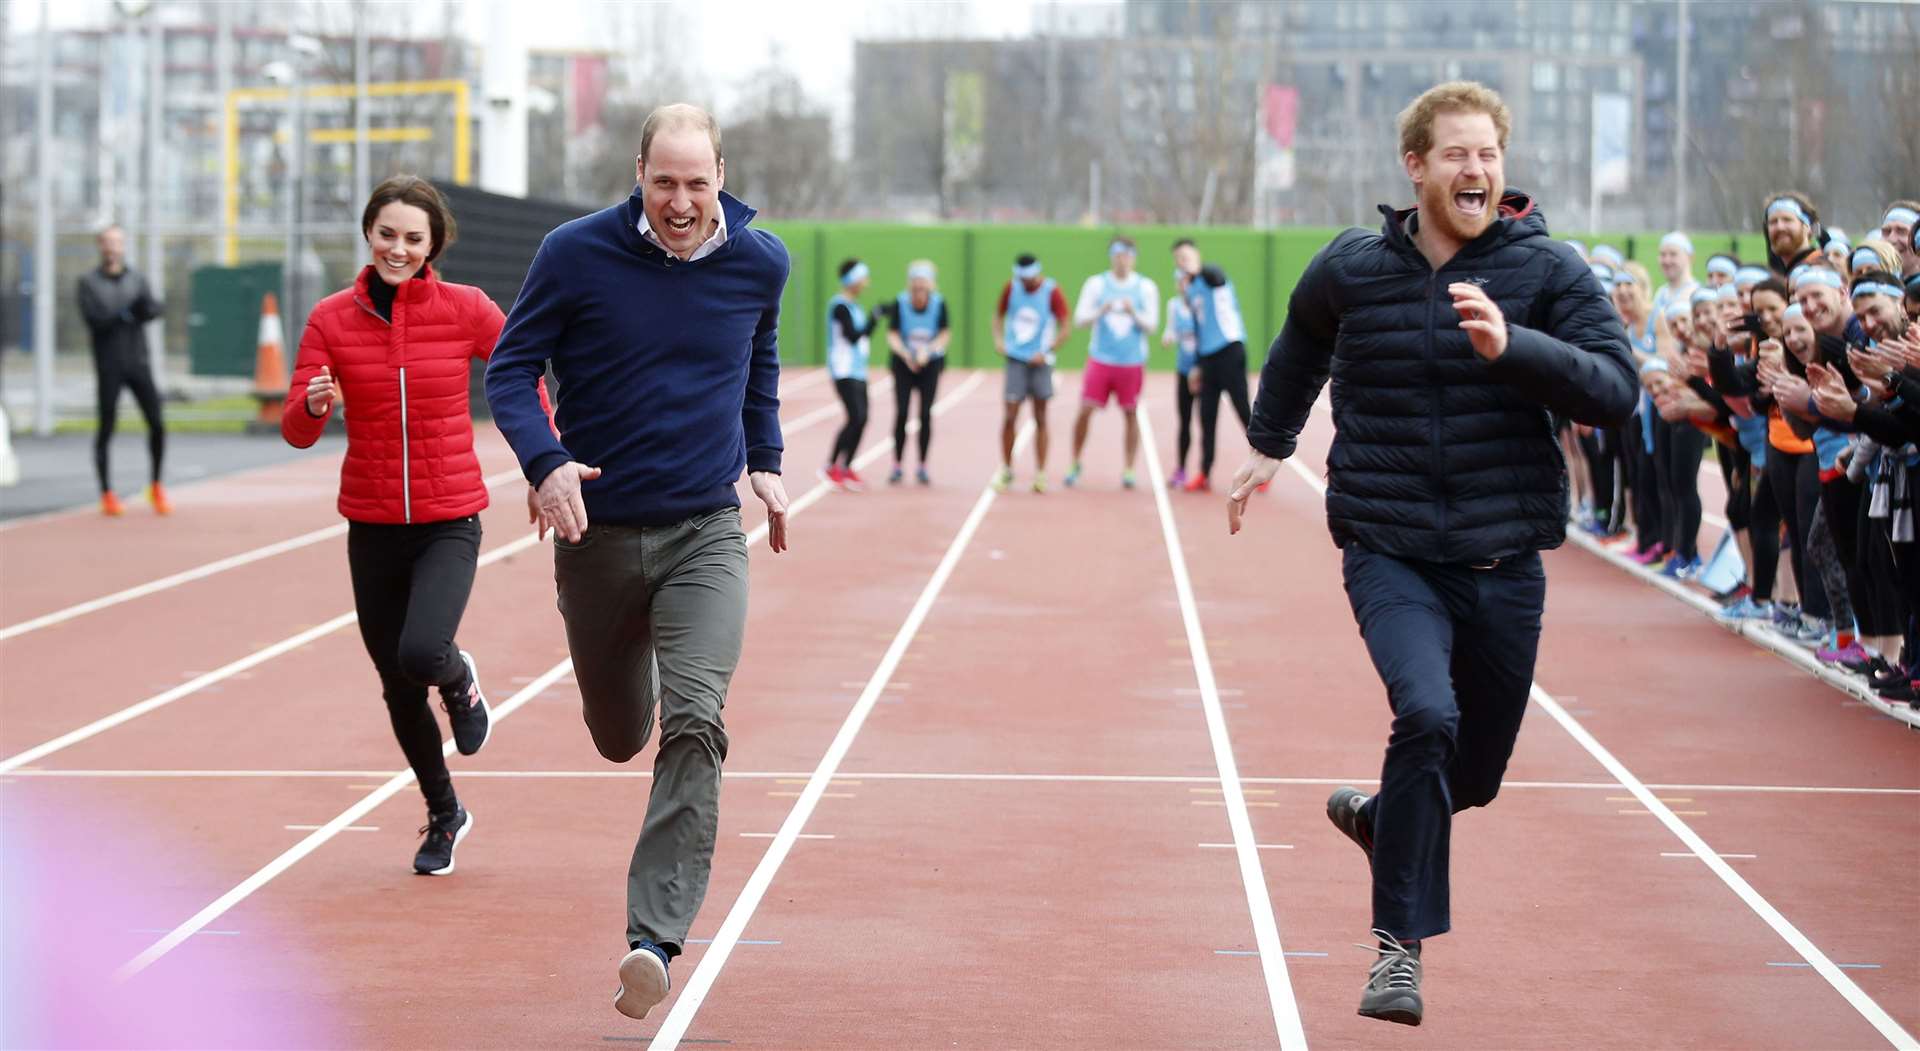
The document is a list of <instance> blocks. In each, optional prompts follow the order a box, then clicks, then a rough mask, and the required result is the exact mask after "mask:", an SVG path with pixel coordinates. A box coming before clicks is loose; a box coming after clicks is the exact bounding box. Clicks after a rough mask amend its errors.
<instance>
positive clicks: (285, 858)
mask: <svg viewBox="0 0 1920 1051" xmlns="http://www.w3.org/2000/svg"><path fill="white" fill-rule="evenodd" d="M572 669H573V661H572V660H571V659H569V660H564V661H561V662H560V663H559V664H556V665H554V666H553V667H551V668H549V669H547V672H546V674H544V675H542V676H540V677H539V678H537V679H535V680H533V681H532V682H531V683H528V684H527V685H526V686H524V687H522V688H521V690H520V692H519V693H516V694H514V695H513V696H512V697H509V698H507V699H506V701H505V702H504V703H502V704H501V705H499V706H498V707H496V708H494V709H493V719H494V721H496V722H498V721H499V720H502V719H505V718H506V717H507V716H509V715H512V714H513V713H514V711H515V710H516V709H518V708H519V707H520V706H521V705H523V704H525V703H527V701H529V700H531V699H532V698H533V697H534V695H536V694H538V693H539V692H540V691H542V690H544V689H546V688H547V687H548V686H550V685H552V683H553V681H554V680H556V679H558V678H560V676H562V675H564V674H566V673H567V672H568V671H571V670H572ZM440 753H441V754H442V755H452V754H453V741H452V740H451V739H449V740H448V741H446V742H445V743H444V744H442V745H441V746H440ZM413 780H414V778H413V771H412V770H410V769H409V770H402V771H400V772H399V773H397V774H394V775H393V776H392V777H390V778H388V779H387V782H386V784H383V785H381V786H380V787H378V788H376V789H374V790H373V791H371V792H369V793H367V794H366V796H364V797H363V798H361V800H360V801H359V802H358V803H355V804H354V805H352V806H350V807H348V808H347V809H345V810H342V811H341V812H340V814H339V816H337V817H335V818H334V819H333V820H332V821H329V822H327V823H326V824H325V825H322V826H320V827H319V828H318V829H316V830H315V831H313V832H311V833H308V835H307V837H306V838H305V839H302V840H301V841H300V842H298V843H296V844H294V845H293V846H291V847H289V848H287V850H286V851H285V852H283V853H282V854H281V855H280V856H279V857H277V858H274V859H273V860H272V861H270V862H268V863H267V864H266V866H265V867H263V868H261V869H260V870H259V871H258V872H255V873H254V874H253V875H251V876H248V877H247V878H246V879H244V880H242V881H241V882H240V884H239V885H238V886H236V887H234V888H233V889H232V890H230V891H228V892H226V893H225V894H222V895H221V896H220V897H219V898H217V899H215V900H214V902H213V903H212V904H211V905H208V906H207V907H206V908H204V909H201V910H200V911H199V912H196V913H194V914H193V916H192V917H190V918H189V919H188V920H187V921H186V922H185V923H182V924H181V925H180V926H178V927H175V928H174V929H172V930H171V931H168V932H167V933H166V935H165V936H164V937H162V938H161V939H160V940H159V941H157V942H154V943H153V944H152V945H149V946H147V947H146V949H144V950H142V951H141V953H140V955H138V956H135V957H134V958H133V959H131V960H128V961H127V962H126V963H124V964H122V965H121V967H120V969H119V970H118V971H115V972H114V977H115V978H117V979H119V980H121V981H125V980H127V979H129V978H132V977H133V976H134V975H136V974H139V973H140V972H141V971H144V970H146V969H147V968H148V967H149V966H151V965H152V964H153V962H154V961H155V960H158V959H160V958H161V957H162V956H165V955H166V954H168V953H170V952H172V951H173V950H174V947H175V946H178V945H179V944H180V943H181V942H183V941H186V940H187V939H188V938H191V937H193V935H194V934H195V933H196V932H198V931H199V930H201V929H202V928H204V927H205V926H206V925H207V924H209V923H212V922H213V921H214V920H217V919H219V918H220V917H222V916H224V915H226V914H227V910H229V909H231V908H233V907H234V906H235V905H238V904H240V903H241V902H243V901H245V900H246V899H247V898H248V897H249V896H251V895H252V894H253V892H254V891H256V890H259V889H260V888H261V887H264V886H266V885H267V884H268V883H269V882H271V881H272V880H273V878H274V877H275V876H278V875H280V874H281V873H282V872H285V871H286V870H288V869H290V868H292V867H293V866H294V865H295V864H296V863H297V862H299V860H300V859H301V858H304V857H306V856H307V855H308V854H311V853H313V852H314V851H316V850H318V849H320V847H321V845H322V844H324V843H326V842H327V841H328V840H330V839H332V838H333V837H334V836H335V835H337V834H339V833H340V832H342V831H344V830H345V829H346V828H347V827H348V826H350V825H352V824H353V823H354V822H356V821H358V820H359V819H361V818H363V817H365V816H367V815H368V814H370V813H372V812H373V809H374V808H375V807H377V806H379V805H380V804H382V803H384V802H386V801H387V800H389V799H391V798H393V796H394V795H395V793H397V792H399V791H400V790H401V789H403V788H405V787H407V786H408V785H410V784H412V783H413Z"/></svg>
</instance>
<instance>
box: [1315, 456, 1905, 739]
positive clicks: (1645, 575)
mask: <svg viewBox="0 0 1920 1051" xmlns="http://www.w3.org/2000/svg"><path fill="white" fill-rule="evenodd" d="M1288 462H1292V461H1288ZM1567 539H1568V540H1569V541H1571V542H1572V543H1573V544H1574V545H1575V546H1577V547H1583V548H1585V549H1587V550H1588V551H1589V552H1592V553H1593V554H1595V555H1598V556H1599V557H1600V558H1602V559H1604V560H1605V561H1607V562H1610V563H1612V564H1613V565H1615V566H1617V567H1619V568H1621V569H1624V570H1626V571H1627V572H1628V573H1631V574H1633V575H1634V576H1636V577H1638V578H1640V579H1641V580H1642V581H1644V582H1646V583H1648V584H1652V585H1653V586H1654V587H1657V588H1659V589H1660V590H1662V591H1664V592H1666V593H1667V594H1669V595H1672V596H1673V597H1675V598H1677V599H1679V600H1680V601H1682V602H1685V603H1686V604H1687V605H1689V606H1692V607H1693V608H1694V609H1697V610H1699V611H1700V612H1702V613H1705V614H1707V615H1708V616H1709V617H1712V615H1713V614H1714V613H1716V612H1718V611H1719V609H1720V604H1719V603H1717V602H1715V601H1713V600H1712V599H1710V598H1708V597H1706V596H1705V595H1702V594H1700V593H1699V592H1697V591H1695V590H1693V589H1692V588H1690V587H1688V586H1687V585H1685V584H1682V583H1680V582H1679V581H1677V580H1672V579H1669V578H1667V577H1663V576H1661V575H1660V574H1659V573H1657V572H1654V571H1653V570H1651V569H1648V568H1647V567H1646V566H1642V565H1638V564H1636V563H1634V562H1631V561H1628V560H1627V558H1626V557H1625V556H1624V555H1622V554H1620V553H1619V552H1617V551H1613V550H1611V549H1609V548H1608V547H1607V546H1606V545H1604V544H1602V543H1600V542H1599V541H1598V540H1595V539H1594V538H1593V537H1591V536H1588V535H1587V534H1586V532H1585V531H1584V530H1580V529H1570V530H1568V532H1567ZM1713 622H1714V623H1716V624H1719V625H1720V626H1721V627H1723V628H1725V629H1726V630H1728V631H1731V632H1733V633H1734V634H1735V635H1744V636H1746V638H1747V639H1749V640H1750V641H1752V642H1753V643H1754V644H1755V645H1758V646H1759V647H1760V648H1762V649H1766V650H1771V651H1773V653H1774V655H1776V656H1778V657H1781V658H1784V659H1785V660H1786V662H1787V663H1789V664H1792V665H1794V666H1795V667H1798V668H1799V669H1800V670H1802V671H1804V672H1807V673H1809V674H1811V675H1812V676H1813V677H1814V678H1816V679H1819V680H1820V681H1821V682H1824V683H1826V684H1827V685H1828V686H1831V687H1833V688H1834V689H1836V690H1839V691H1840V692H1841V693H1844V694H1846V695H1848V696H1849V697H1852V698H1854V699H1855V700H1859V701H1862V702H1864V703H1866V704H1867V705H1870V706H1871V707H1872V708H1873V709H1874V710H1875V711H1878V712H1879V713H1880V714H1882V715H1887V716H1891V717H1893V718H1895V719H1898V720H1900V721H1901V722H1903V723H1907V724H1908V725H1911V726H1920V708H1914V707H1911V706H1908V705H1898V704H1894V703H1892V702H1890V701H1888V700H1886V699H1885V698H1883V697H1881V696H1880V695H1879V694H1877V693H1875V692H1873V689H1872V687H1870V686H1868V685H1867V683H1866V682H1865V680H1862V679H1861V678H1859V677H1858V676H1855V675H1850V674H1848V673H1847V672H1845V671H1844V670H1842V669H1839V668H1830V667H1828V666H1826V665H1824V664H1821V663H1820V661H1819V660H1818V659H1817V658H1816V657H1814V655H1813V651H1812V650H1809V649H1807V648H1806V647H1804V646H1801V645H1799V644H1798V643H1795V642H1793V641H1791V640H1789V639H1786V638H1784V637H1782V636H1781V635H1780V634H1779V633H1778V632H1775V631H1774V630H1773V629H1772V628H1771V626H1768V625H1763V624H1760V623H1758V622H1756V621H1751V620H1742V621H1736V622H1733V623H1727V622H1724V621H1721V620H1720V619H1719V618H1717V617H1714V618H1713Z"/></svg>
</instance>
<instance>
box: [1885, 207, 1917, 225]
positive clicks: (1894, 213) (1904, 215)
mask: <svg viewBox="0 0 1920 1051" xmlns="http://www.w3.org/2000/svg"><path fill="white" fill-rule="evenodd" d="M1916 221H1920V212H1916V211H1914V210H1913V209H1911V208H1900V207H1894V208H1889V209H1887V217H1886V218H1884V219H1882V220H1880V225H1881V226H1891V225H1893V224H1894V223H1900V224H1902V225H1904V226H1912V225H1914V223H1915V222H1916Z"/></svg>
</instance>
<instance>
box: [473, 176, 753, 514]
mask: <svg viewBox="0 0 1920 1051" xmlns="http://www.w3.org/2000/svg"><path fill="white" fill-rule="evenodd" d="M720 207H721V210H722V212H723V213H724V214H725V216H726V220H727V240H726V242H725V243H724V244H722V245H721V246H720V248H719V250H718V251H716V252H714V253H713V254H712V255H710V256H707V257H706V258H704V259H700V260H697V261H694V262H685V261H682V260H679V259H675V258H673V257H672V256H669V255H667V253H665V252H664V251H662V250H661V249H660V248H659V247H658V246H656V245H654V244H652V243H651V242H648V241H647V240H646V239H644V238H642V237H641V236H640V231H639V229H638V226H639V222H640V219H641V216H642V214H643V212H642V206H641V197H640V194H639V192H637V191H636V192H635V193H634V195H633V196H632V197H629V198H628V199H627V200H626V201H624V202H622V203H620V204H616V205H614V206H613V207H611V208H607V209H605V210H603V211H599V212H595V213H594V214H592V215H588V216H583V217H581V218H579V219H575V220H574V221H573V222H570V223H567V224H566V225H564V226H561V227H559V228H558V229H556V230H554V231H553V232H552V233H549V234H548V235H547V237H546V240H544V241H542V242H541V244H540V251H539V252H538V253H536V254H535V255H534V257H533V266H532V267H531V268H529V269H528V270H527V281H526V284H525V285H523V286H522V287H521V289H520V296H519V298H518V299H516V300H515V301H514V304H513V312H512V313H510V314H508V315H507V324H506V328H505V329H504V330H502V331H501V333H500V343H499V345H498V346H497V347H496V348H495V349H494V352H493V358H492V360H491V361H490V362H489V363H488V365H487V404H488V405H489V406H491V407H492V409H493V419H494V422H495V423H496V424H497V425H498V426H499V428H500V431H501V433H502V434H504V435H506V437H507V443H508V444H509V445H511V446H513V451H514V455H516V456H518V457H519V458H520V468H521V470H522V471H524V472H525V473H526V476H527V481H529V482H531V483H533V484H534V485H535V486H538V485H539V484H540V482H541V480H542V479H544V478H545V477H546V476H547V475H548V474H549V473H551V472H552V471H553V469H554V468H556V467H559V466H560V465H562V464H564V463H566V462H567V461H569V460H577V461H579V462H580V463H583V464H586V465H587V466H589V467H598V468H600V469H601V472H602V473H601V475H600V477H599V478H597V479H594V480H592V481H589V482H586V483H584V484H583V486H582V492H583V495H584V497H585V499H586V505H587V518H588V520H589V521H590V522H608V523H615V524H622V525H666V524H669V523H673V522H678V521H681V520H682V519H685V518H687V517H689V516H692V515H697V514H701V513H704V512H707V511H714V510H718V509H719V508H722V507H737V506H739V503H740V500H739V497H738V496H737V495H736V494H735V491H734V482H736V481H737V480H738V479H739V477H740V471H741V468H742V467H745V468H747V469H748V470H752V471H772V472H775V473H778V472H779V470H780V453H781V440H780V397H779V389H780V355H779V349H778V346H777V344H776V338H777V336H776V333H777V326H778V323H779V320H780V292H781V290H782V289H783V288H785V287H786V283H787V266H788V264H787V248H786V246H785V245H783V244H781V243H780V239H779V238H778V237H775V236H774V235H773V234H770V233H768V232H766V231H764V230H755V229H753V228H752V227H751V226H749V225H748V224H749V222H750V221H751V220H752V218H753V215H754V211H753V209H751V208H749V207H747V206H746V205H744V204H742V203H740V202H739V201H737V200H735V199H734V198H733V197H731V196H729V195H727V194H725V193H722V194H721V195H720ZM549 361H551V362H552V363H553V374H554V378H555V379H557V380H558V381H559V383H558V386H559V391H558V396H557V399H556V408H555V412H554V422H555V423H556V424H557V425H558V426H559V429H560V434H561V435H562V437H561V438H556V437H555V436H554V434H553V430H552V428H551V427H549V426H548V424H547V419H546V416H545V414H544V413H542V412H541V409H540V398H539V394H538V392H537V391H536V389H535V385H536V383H537V382H538V381H539V379H540V376H541V375H542V373H543V372H544V371H545V368H546V364H547V363H548V362H549ZM563 439H564V442H563Z"/></svg>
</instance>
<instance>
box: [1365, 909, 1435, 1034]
mask: <svg viewBox="0 0 1920 1051" xmlns="http://www.w3.org/2000/svg"><path fill="white" fill-rule="evenodd" d="M1373 936H1374V937H1375V938H1378V939H1379V940H1380V944H1378V945H1362V946H1360V948H1362V949H1372V950H1373V951H1374V952H1377V953H1379V954H1380V958H1379V959H1378V960H1375V961H1374V962H1373V966H1372V967H1371V968H1369V969H1368V971H1367V988H1366V990H1365V991H1363V992H1362V993H1361V994H1360V1011H1359V1013H1360V1014H1361V1015H1362V1016H1364V1017H1367V1018H1378V1019H1382V1020H1383V1021H1388V1022H1398V1023H1400V1024H1401V1025H1419V1024H1420V1015H1421V1011H1422V1008H1421V1003H1420V943H1419V942H1414V943H1413V944H1412V945H1411V946H1407V945H1402V944H1400V941H1399V939H1397V938H1395V937H1394V936H1393V935H1391V934H1388V933H1387V932H1386V931H1383V930H1380V929H1379V928H1377V927H1376V928H1374V931H1373Z"/></svg>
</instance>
